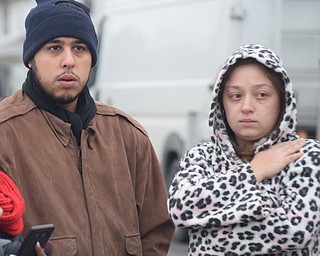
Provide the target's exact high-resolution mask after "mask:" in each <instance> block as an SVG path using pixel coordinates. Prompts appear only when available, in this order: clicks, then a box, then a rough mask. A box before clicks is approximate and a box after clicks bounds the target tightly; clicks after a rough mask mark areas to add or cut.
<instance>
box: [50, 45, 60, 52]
mask: <svg viewBox="0 0 320 256" xmlns="http://www.w3.org/2000/svg"><path fill="white" fill-rule="evenodd" d="M59 49H60V47H59V46H56V45H54V46H50V47H49V50H51V51H58V50H59Z"/></svg>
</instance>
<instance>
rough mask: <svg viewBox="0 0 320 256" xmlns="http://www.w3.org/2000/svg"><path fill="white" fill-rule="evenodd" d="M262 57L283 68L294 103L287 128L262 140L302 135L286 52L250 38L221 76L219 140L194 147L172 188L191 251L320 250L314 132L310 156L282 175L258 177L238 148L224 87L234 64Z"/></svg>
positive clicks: (215, 136) (215, 122)
mask: <svg viewBox="0 0 320 256" xmlns="http://www.w3.org/2000/svg"><path fill="white" fill-rule="evenodd" d="M249 57H250V58H255V59H256V60H258V61H259V62H260V63H262V64H264V65H265V66H267V67H269V68H271V69H273V70H275V71H276V72H278V73H280V74H281V75H282V77H283V81H284V84H285V90H286V109H285V114H284V116H283V120H282V121H281V123H280V125H279V128H278V129H277V130H275V131H274V132H273V133H272V134H270V135H269V136H268V137H266V138H263V139H261V140H260V141H258V142H257V143H256V144H255V146H254V152H255V153H257V152H259V151H261V150H263V149H265V148H267V147H269V146H270V145H273V144H276V143H279V142H282V141H287V140H294V139H297V135H296V134H295V132H294V131H295V126H296V101H295V97H294V93H293V89H292V84H291V82H290V79H289V77H288V74H287V72H286V71H285V70H284V68H283V66H282V63H281V61H280V59H279V58H278V56H277V55H276V54H275V53H273V52H272V51H271V50H270V49H268V48H266V47H263V46H261V45H253V44H250V45H244V46H241V47H240V48H239V49H237V50H236V51H235V52H234V54H233V55H232V56H230V57H229V58H228V59H227V60H226V62H225V64H224V65H223V67H222V69H221V71H220V73H219V75H218V78H217V80H216V83H215V86H214V89H213V97H212V103H211V110H210V115H209V126H210V128H211V131H212V136H211V141H210V142H206V143H200V144H199V145H197V146H195V147H194V148H192V149H190V150H189V151H188V152H187V153H186V155H185V156H184V157H183V158H182V159H181V161H180V171H179V172H178V173H177V175H176V176H175V178H174V180H173V182H172V185H171V187H170V189H169V199H168V209H169V213H170V216H171V218H172V220H173V222H174V223H175V225H176V226H177V227H180V228H187V229H188V233H189V255H198V256H204V255H208V256H209V255H210V256H212V255H230V256H231V255H283V256H284V255H308V256H310V255H317V256H318V255H320V249H319V248H320V247H319V242H320V146H319V143H318V141H315V140H311V139H306V144H305V146H304V147H303V151H304V155H303V156H302V157H301V158H299V159H298V160H296V161H295V162H293V163H291V164H290V165H288V166H287V167H286V168H284V169H283V170H282V171H281V172H280V173H279V174H278V175H276V176H274V177H273V178H271V179H267V180H264V181H263V182H260V183H258V182H257V181H256V178H255V175H254V173H253V170H252V168H251V166H250V163H245V162H242V161H241V159H239V158H238V157H237V155H236V153H235V151H234V149H233V146H232V144H231V143H230V142H229V138H228V135H227V131H226V124H225V123H224V122H223V118H222V112H221V108H220V106H219V104H218V99H217V96H218V93H219V91H220V85H221V81H222V80H223V77H224V74H225V72H226V70H227V69H228V68H229V67H230V66H232V65H233V64H235V63H236V62H237V60H239V59H242V58H249Z"/></svg>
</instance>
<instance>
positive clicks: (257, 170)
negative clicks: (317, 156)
mask: <svg viewBox="0 0 320 256" xmlns="http://www.w3.org/2000/svg"><path fill="white" fill-rule="evenodd" d="M304 144H305V140H304V139H298V140H294V141H286V142H282V143H279V144H276V145H273V146H271V147H270V148H268V149H266V150H263V151H261V152H259V153H257V154H256V155H255V156H254V157H253V159H252V160H251V162H250V165H251V167H252V169H253V171H254V174H255V176H256V179H257V181H258V182H261V181H263V180H265V179H268V178H271V177H273V176H274V175H276V174H277V173H279V172H280V171H281V170H282V169H283V168H284V167H286V166H287V165H288V164H290V163H292V162H293V161H295V160H296V159H298V158H299V157H301V156H302V155H303V152H302V151H299V150H300V149H301V147H302V146H303V145H304Z"/></svg>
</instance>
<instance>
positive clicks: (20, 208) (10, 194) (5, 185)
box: [0, 171, 25, 236]
mask: <svg viewBox="0 0 320 256" xmlns="http://www.w3.org/2000/svg"><path fill="white" fill-rule="evenodd" d="M24 207H25V205H24V200H23V198H22V196H21V194H20V192H19V189H18V187H17V186H16V185H15V184H14V182H13V181H12V180H11V179H10V177H8V176H7V175H6V174H5V173H4V172H2V171H0V208H2V210H3V213H2V216H1V217H0V230H1V231H4V232H6V233H7V234H9V235H12V236H16V235H19V234H20V233H21V232H22V230H23V220H22V215H23V212H24Z"/></svg>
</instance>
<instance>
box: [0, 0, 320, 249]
mask: <svg viewBox="0 0 320 256" xmlns="http://www.w3.org/2000/svg"><path fill="white" fill-rule="evenodd" d="M81 2H84V3H86V4H88V5H90V6H91V14H92V19H93V22H94V24H95V26H96V29H97V31H98V34H99V41H100V43H99V61H98V65H97V66H96V67H95V68H94V69H93V70H92V74H91V79H90V83H89V86H90V90H91V92H92V94H93V96H94V98H95V99H96V100H99V101H103V102H106V103H108V104H112V105H115V106H116V107H118V108H120V109H122V110H124V111H126V112H128V113H129V114H131V115H132V116H134V117H135V118H136V119H137V120H138V121H139V122H141V123H142V124H143V125H144V126H145V128H146V130H147V131H148V133H149V135H150V138H151V141H152V143H153V145H154V147H155V150H156V152H157V155H158V157H159V160H160V163H161V166H162V168H163V172H164V176H165V179H166V183H167V185H168V186H169V185H170V183H171V181H172V178H173V176H174V174H175V172H176V171H177V168H178V161H179V160H180V158H181V157H182V155H183V154H184V153H185V152H186V150H187V149H189V148H191V147H192V146H194V145H195V144H196V143H198V142H201V141H206V140H209V136H210V131H209V130H208V125H207V120H208V113H209V108H210V96H211V91H212V86H213V81H214V80H215V77H216V75H217V72H218V71H219V69H220V67H221V65H222V64H223V62H224V60H225V59H226V58H227V57H228V56H229V55H230V54H231V53H232V52H233V51H234V50H235V49H236V48H237V47H238V46H240V45H241V44H245V43H259V44H263V45H265V46H268V47H270V48H271V49H273V50H274V51H275V52H276V53H278V54H279V56H280V57H281V58H282V60H283V62H284V66H285V68H286V69H287V71H288V73H289V76H290V78H291V80H292V82H293V86H294V90H295V93H296V97H297V105H298V130H299V132H301V134H302V136H307V137H311V138H317V139H318V138H319V137H320V111H319V107H320V101H319V96H320V15H319V13H320V0H87V1H81ZM33 6H35V1H34V0H0V97H1V98H3V97H6V96H7V95H9V94H11V93H12V92H13V91H14V90H16V89H19V88H21V85H22V83H23V81H24V79H25V75H26V71H27V69H26V68H25V67H24V66H23V64H22V60H21V56H22V44H23V40H24V33H25V31H24V19H25V17H26V15H27V13H28V11H29V10H30V8H32V7H33ZM175 241H177V242H178V243H179V244H177V247H174V248H172V250H171V252H170V255H186V249H185V248H186V246H185V244H184V243H185V242H186V233H185V232H184V231H177V232H176V236H175ZM181 244H182V246H180V245H181ZM179 253H180V254H179Z"/></svg>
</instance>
